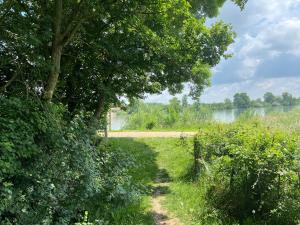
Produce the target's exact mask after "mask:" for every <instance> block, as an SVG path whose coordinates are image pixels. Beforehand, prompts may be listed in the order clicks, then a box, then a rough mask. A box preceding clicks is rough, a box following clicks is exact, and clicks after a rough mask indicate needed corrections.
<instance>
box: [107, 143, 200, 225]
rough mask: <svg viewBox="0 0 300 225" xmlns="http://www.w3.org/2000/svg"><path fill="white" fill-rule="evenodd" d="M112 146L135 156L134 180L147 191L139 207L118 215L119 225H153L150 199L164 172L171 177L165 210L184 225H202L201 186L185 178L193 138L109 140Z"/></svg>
mask: <svg viewBox="0 0 300 225" xmlns="http://www.w3.org/2000/svg"><path fill="white" fill-rule="evenodd" d="M109 142H110V143H111V144H112V146H114V147H116V148H117V147H118V146H120V147H121V148H122V150H124V151H128V152H129V153H131V154H132V155H134V157H135V158H136V160H137V162H138V166H137V167H135V168H132V171H131V172H132V176H133V178H134V181H135V182H137V183H138V184H140V185H142V186H144V188H145V193H144V195H143V198H142V199H141V201H140V202H139V203H136V204H133V205H131V206H130V207H128V208H124V209H122V210H119V211H118V212H116V213H115V220H116V222H115V223H116V224H140V225H144V224H147V225H148V224H154V221H153V218H152V214H151V204H150V199H151V193H152V187H153V184H154V181H155V177H156V175H157V173H158V171H162V170H163V171H165V173H166V174H167V175H168V176H169V177H170V186H169V189H170V190H169V191H168V192H167V194H166V199H165V202H163V206H164V207H165V208H166V209H168V210H169V211H170V212H171V213H172V214H174V215H175V216H177V217H178V218H179V219H180V220H181V221H182V222H183V223H184V224H185V225H192V224H199V221H201V220H200V218H199V216H198V215H199V212H200V213H201V212H202V211H203V210H205V206H204V201H203V199H201V198H202V197H201V196H203V195H202V194H201V192H202V189H201V185H200V186H199V184H197V183H191V182H189V180H188V176H187V174H186V173H187V171H189V167H190V166H191V165H192V160H193V157H192V138H187V139H179V138H145V139H110V140H109ZM196 221H198V223H197V222H196Z"/></svg>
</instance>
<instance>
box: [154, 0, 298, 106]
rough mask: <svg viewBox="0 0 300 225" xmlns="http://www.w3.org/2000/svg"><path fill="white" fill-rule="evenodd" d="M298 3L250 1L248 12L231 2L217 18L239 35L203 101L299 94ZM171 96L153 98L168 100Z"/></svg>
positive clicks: (246, 9) (292, 0) (215, 70)
mask: <svg viewBox="0 0 300 225" xmlns="http://www.w3.org/2000/svg"><path fill="white" fill-rule="evenodd" d="M299 12H300V0H249V1H248V4H247V6H246V8H245V10H244V11H242V12H241V11H240V10H239V9H238V7H236V6H235V5H234V4H233V3H232V2H231V1H227V3H226V4H225V6H224V8H223V9H222V10H221V15H220V16H219V18H217V19H213V21H216V20H218V19H222V20H224V21H225V22H226V23H231V24H232V25H233V29H234V30H235V31H236V32H237V35H238V37H237V39H236V41H235V43H234V44H233V45H232V46H230V50H229V51H230V52H233V53H234V57H233V58H231V59H230V60H222V62H221V63H220V64H219V65H217V66H216V67H215V68H214V69H213V73H214V74H215V75H214V77H213V83H212V84H213V85H212V87H211V88H208V89H206V90H205V92H204V94H203V97H202V100H203V101H207V102H212V101H222V100H223V99H224V98H226V97H231V96H232V95H233V94H234V93H235V92H240V91H243V92H249V94H250V95H251V96H252V97H254V98H255V97H261V95H262V94H263V93H265V92H266V91H273V92H275V93H277V94H280V93H281V92H283V91H288V92H291V93H292V94H294V95H296V96H300V63H299V62H300V13H299ZM170 98H171V97H170V95H169V94H168V93H167V92H165V93H164V94H163V95H159V96H156V97H153V98H152V99H155V101H159V102H166V101H165V99H170Z"/></svg>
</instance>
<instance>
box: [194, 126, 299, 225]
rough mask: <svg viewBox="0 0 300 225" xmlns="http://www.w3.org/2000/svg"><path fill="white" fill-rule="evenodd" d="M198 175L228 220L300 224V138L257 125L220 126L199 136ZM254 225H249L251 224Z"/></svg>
mask: <svg viewBox="0 0 300 225" xmlns="http://www.w3.org/2000/svg"><path fill="white" fill-rule="evenodd" d="M194 151H195V154H194V156H195V166H194V168H196V171H195V172H196V173H200V175H201V174H202V175H203V174H205V173H204V171H206V179H207V176H208V183H207V192H206V199H207V202H208V204H209V205H210V206H212V207H213V208H215V209H217V210H219V212H220V213H221V215H223V220H226V219H229V220H231V221H239V222H241V223H243V222H244V223H245V222H246V221H252V222H251V223H250V224H255V223H258V224H298V222H299V220H300V215H299V210H300V191H299V185H300V180H299V178H300V176H299V137H298V136H293V135H288V136H287V135H285V134H284V133H283V132H280V131H271V130H269V129H267V128H264V127H262V126H260V125H259V124H257V123H252V124H234V125H217V126H213V127H209V128H208V129H203V130H201V131H200V132H199V134H198V135H197V136H196V137H195V149H194ZM248 224H249V223H248Z"/></svg>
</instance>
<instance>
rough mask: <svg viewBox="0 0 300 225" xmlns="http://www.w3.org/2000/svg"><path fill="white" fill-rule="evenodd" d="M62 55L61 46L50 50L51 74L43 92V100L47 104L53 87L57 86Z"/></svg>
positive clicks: (51, 95)
mask: <svg viewBox="0 0 300 225" xmlns="http://www.w3.org/2000/svg"><path fill="white" fill-rule="evenodd" d="M61 54H62V46H53V48H52V55H51V58H52V68H51V73H50V76H49V78H48V81H47V86H46V88H45V91H44V95H43V99H44V100H45V101H47V102H49V101H51V99H52V97H53V93H54V91H55V87H56V85H57V81H58V77H59V73H60V61H61Z"/></svg>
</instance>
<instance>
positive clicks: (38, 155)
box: [0, 98, 137, 225]
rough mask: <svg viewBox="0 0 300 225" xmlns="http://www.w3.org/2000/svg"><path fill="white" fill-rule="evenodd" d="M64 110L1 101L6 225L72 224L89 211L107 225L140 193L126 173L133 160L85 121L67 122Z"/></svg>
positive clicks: (0, 182)
mask: <svg viewBox="0 0 300 225" xmlns="http://www.w3.org/2000/svg"><path fill="white" fill-rule="evenodd" d="M64 112H65V111H64V108H63V107H61V106H57V105H55V104H52V105H49V106H44V105H42V104H39V103H37V102H36V101H31V100H20V99H15V98H1V99H0V132H1V136H0V196H1V202H0V221H5V222H2V223H1V224H59V225H63V224H70V223H71V224H72V223H75V222H79V221H82V218H81V217H82V216H83V214H84V212H85V211H86V210H87V211H90V212H91V213H90V218H91V219H92V221H96V220H98V223H97V224H102V222H103V221H104V220H109V218H110V216H111V215H110V209H111V208H112V207H117V206H121V205H124V204H125V202H128V200H130V199H132V196H135V195H136V193H137V192H136V190H134V186H132V185H131V180H130V176H129V175H128V173H127V171H128V169H129V167H132V166H133V165H132V163H133V161H132V159H131V158H130V157H128V156H126V155H124V154H122V153H120V151H117V152H112V151H110V149H109V148H108V146H105V145H103V143H102V142H101V141H99V140H97V137H95V136H94V134H95V130H93V129H89V128H88V127H87V126H86V125H85V122H84V120H83V119H82V117H80V116H77V117H75V118H74V119H73V120H72V121H71V122H66V121H65V120H64V119H63V115H64ZM96 143H100V145H101V146H98V145H96ZM95 208H97V211H96V209H95ZM98 211H100V212H101V214H100V213H98ZM97 216H98V217H97ZM101 221H102V222H101Z"/></svg>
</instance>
